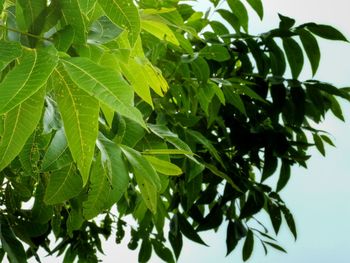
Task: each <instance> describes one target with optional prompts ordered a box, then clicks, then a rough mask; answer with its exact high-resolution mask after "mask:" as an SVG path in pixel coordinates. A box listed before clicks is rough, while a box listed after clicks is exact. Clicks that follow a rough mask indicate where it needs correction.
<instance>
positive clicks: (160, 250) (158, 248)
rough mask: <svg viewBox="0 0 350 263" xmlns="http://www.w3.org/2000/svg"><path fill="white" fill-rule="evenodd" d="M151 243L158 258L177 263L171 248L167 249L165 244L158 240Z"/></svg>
mask: <svg viewBox="0 0 350 263" xmlns="http://www.w3.org/2000/svg"><path fill="white" fill-rule="evenodd" d="M151 242H152V245H153V248H154V251H155V252H156V254H157V256H158V257H160V258H161V259H162V260H164V262H169V263H175V260H174V257H173V254H172V253H171V251H170V249H169V248H167V247H165V246H164V245H163V243H161V242H160V241H158V240H157V239H151Z"/></svg>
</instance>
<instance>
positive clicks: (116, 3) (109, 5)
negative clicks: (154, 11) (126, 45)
mask: <svg viewBox="0 0 350 263" xmlns="http://www.w3.org/2000/svg"><path fill="white" fill-rule="evenodd" d="M98 3H99V4H100V6H101V7H102V9H103V11H104V12H105V14H106V15H107V16H108V18H109V19H110V20H111V21H112V22H113V23H115V24H116V25H117V26H119V27H121V28H123V29H128V31H129V32H128V33H129V34H128V35H129V41H130V44H131V46H134V45H135V43H136V40H137V38H138V37H139V34H140V31H141V27H140V17H139V11H138V9H137V8H136V6H135V5H134V2H133V1H132V0H98Z"/></svg>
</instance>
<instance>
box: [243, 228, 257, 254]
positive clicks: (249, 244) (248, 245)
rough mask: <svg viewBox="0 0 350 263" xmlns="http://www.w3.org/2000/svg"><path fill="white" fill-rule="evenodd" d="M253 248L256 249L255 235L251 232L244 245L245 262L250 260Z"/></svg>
mask: <svg viewBox="0 0 350 263" xmlns="http://www.w3.org/2000/svg"><path fill="white" fill-rule="evenodd" d="M253 248H254V235H253V232H252V231H251V230H249V231H248V233H247V237H246V239H245V241H244V245H243V251H242V256H243V261H247V260H248V259H249V258H250V256H251V254H252V252H253Z"/></svg>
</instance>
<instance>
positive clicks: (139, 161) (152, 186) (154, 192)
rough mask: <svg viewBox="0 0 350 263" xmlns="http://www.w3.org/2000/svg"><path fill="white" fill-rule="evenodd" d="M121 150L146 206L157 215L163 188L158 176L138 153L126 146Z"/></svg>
mask: <svg viewBox="0 0 350 263" xmlns="http://www.w3.org/2000/svg"><path fill="white" fill-rule="evenodd" d="M121 150H122V152H123V154H124V156H125V157H126V159H127V160H128V162H129V163H130V165H131V169H132V171H133V173H134V175H135V178H136V182H137V184H138V186H139V187H140V190H141V194H142V198H143V200H144V202H145V204H146V206H147V207H148V209H150V210H151V211H152V213H154V214H155V213H156V212H157V199H158V192H159V191H160V190H161V187H162V185H161V182H160V178H159V176H158V174H157V173H156V171H155V170H154V168H153V167H152V165H151V164H150V163H149V162H148V160H147V159H146V158H145V157H144V156H142V155H141V153H139V152H138V151H136V150H134V149H132V148H129V147H127V146H125V145H121Z"/></svg>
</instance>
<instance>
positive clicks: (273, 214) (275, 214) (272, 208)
mask: <svg viewBox="0 0 350 263" xmlns="http://www.w3.org/2000/svg"><path fill="white" fill-rule="evenodd" d="M267 209H268V213H269V215H270V219H271V223H272V226H273V229H274V230H275V233H276V235H277V234H278V232H279V229H280V227H281V224H282V216H281V210H280V208H279V207H278V206H277V205H275V204H273V203H272V202H268V204H267Z"/></svg>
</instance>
